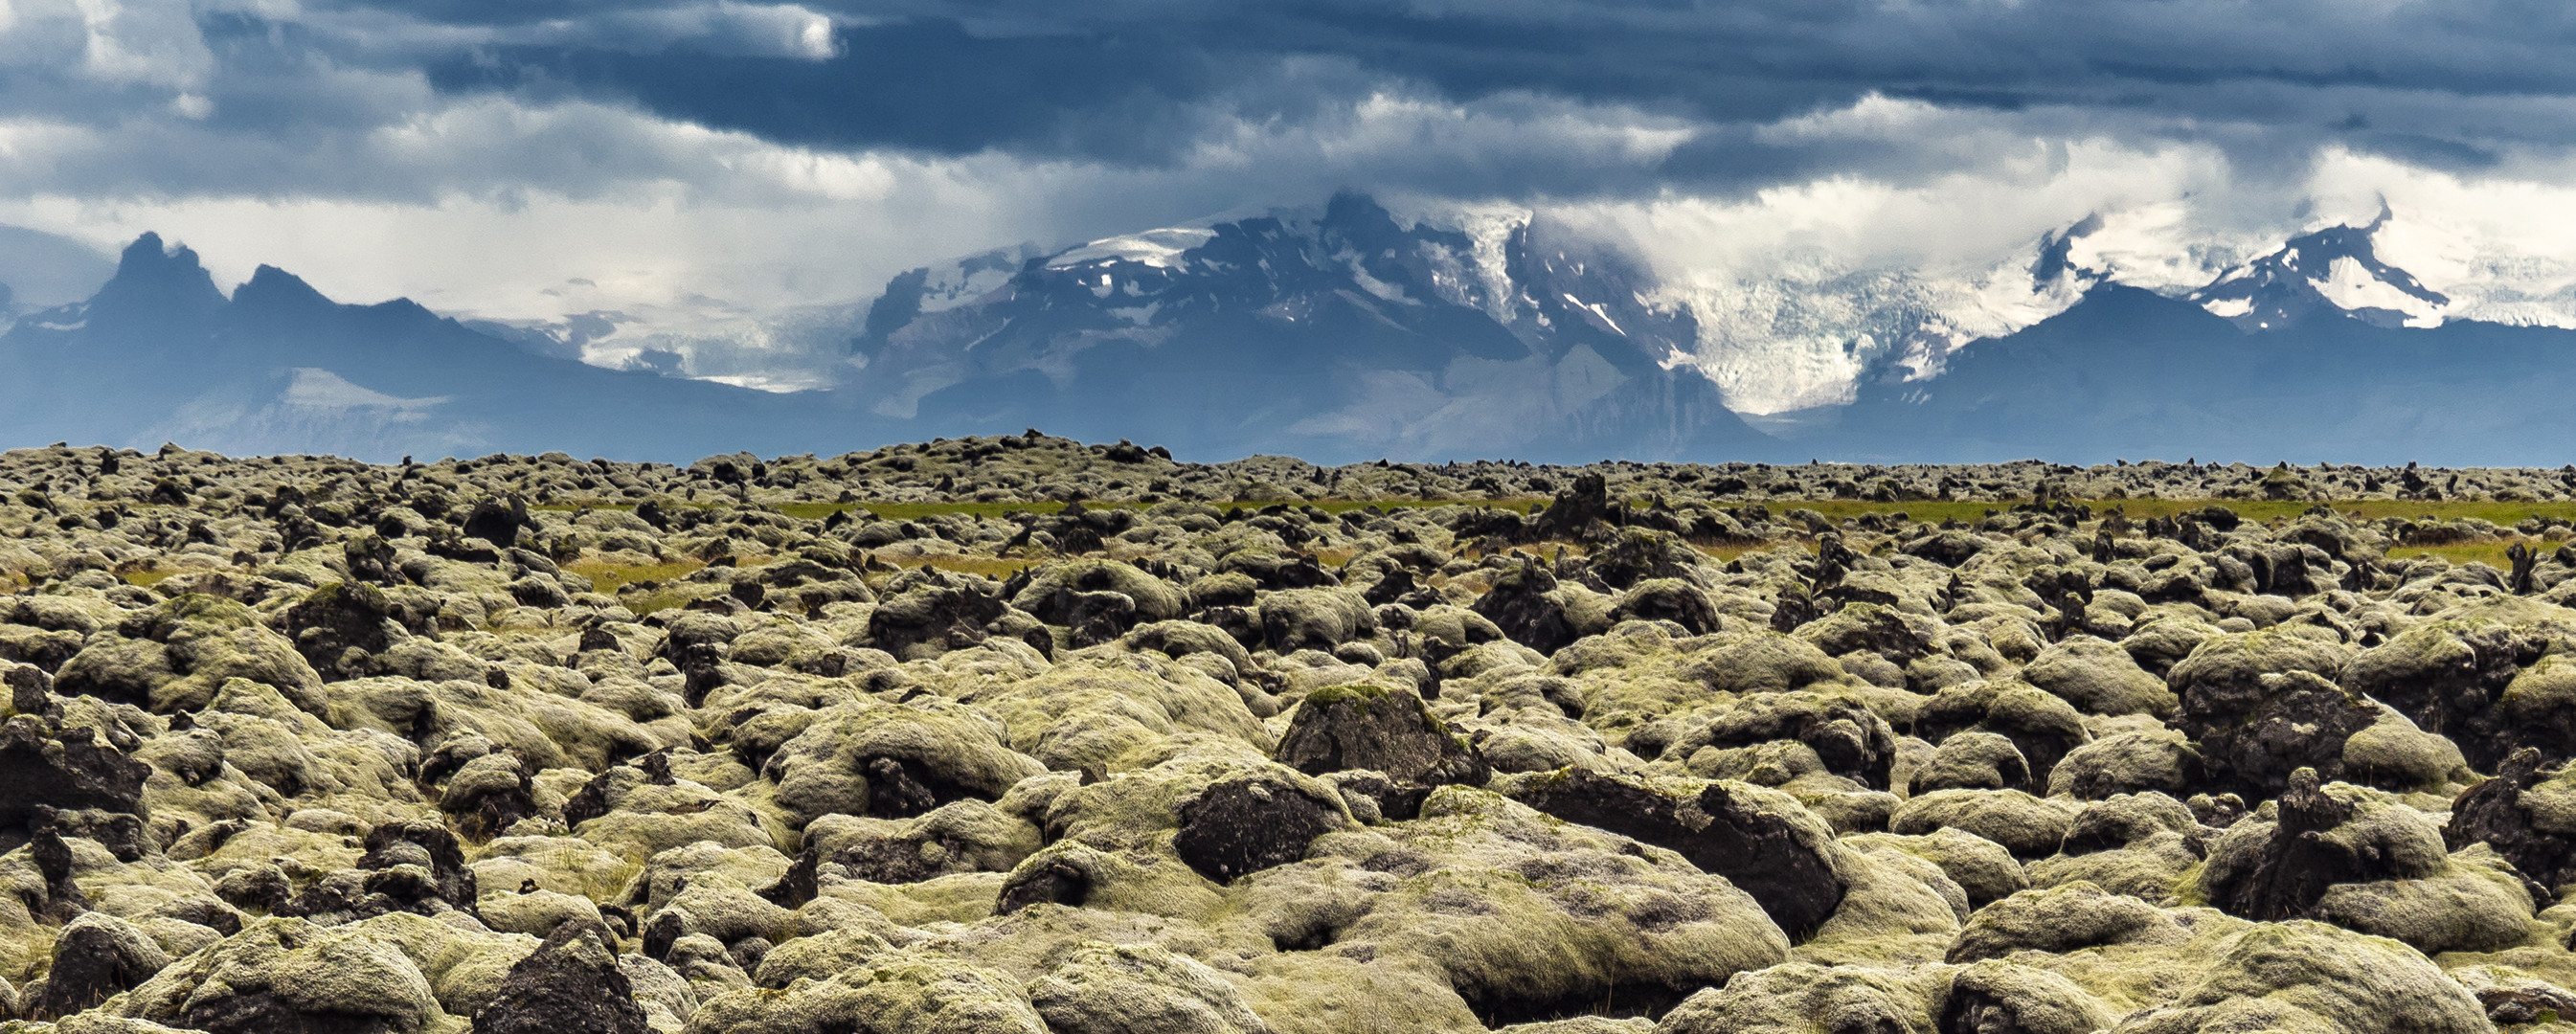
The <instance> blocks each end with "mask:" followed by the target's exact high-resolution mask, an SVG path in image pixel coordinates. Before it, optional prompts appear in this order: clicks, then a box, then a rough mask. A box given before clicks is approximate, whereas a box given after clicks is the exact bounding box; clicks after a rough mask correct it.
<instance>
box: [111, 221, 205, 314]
mask: <svg viewBox="0 0 2576 1034" xmlns="http://www.w3.org/2000/svg"><path fill="white" fill-rule="evenodd" d="M223 304H224V292H223V291H222V290H221V289H220V288H217V287H216V286H215V278H214V276H213V274H210V273H208V272H207V271H206V267H205V266H204V264H202V263H200V262H199V261H198V260H197V253H196V252H195V251H194V250H192V249H190V248H189V247H188V246H187V245H184V244H175V245H174V244H165V243H164V242H163V241H162V239H161V235H160V234H158V233H153V232H150V231H146V232H145V233H144V234H143V235H142V236H140V237H136V238H135V239H134V243H132V244H129V245H126V247H125V251H124V252H123V253H122V254H120V255H119V256H118V257H117V263H116V275H115V276H114V277H111V278H109V279H108V281H107V283H106V285H104V286H102V287H100V288H99V290H98V293H97V294H96V295H93V296H92V297H91V299H90V310H91V312H92V314H93V318H100V319H107V320H109V321H111V322H114V321H118V320H120V319H123V320H133V321H144V322H152V323H166V322H168V321H170V320H173V319H188V318H194V317H197V316H202V315H204V314H205V313H208V312H211V311H213V310H215V309H219V308H221V307H222V306H223Z"/></svg>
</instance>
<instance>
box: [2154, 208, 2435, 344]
mask: <svg viewBox="0 0 2576 1034" xmlns="http://www.w3.org/2000/svg"><path fill="white" fill-rule="evenodd" d="M2390 216H2391V213H2390V212H2389V211H2388V210H2387V209H2385V208H2383V209H2381V211H2380V214H2379V218H2377V219H2374V220H2372V221H2371V222H2370V224H2369V225H2367V226H2332V227H2327V228H2325V229H2322V230H2318V231H2316V232H2314V233H2309V234H2305V235H2302V236H2299V237H2294V238H2291V239H2290V240H2289V241H2288V242H2287V243H2285V244H2283V245H2282V246H2281V247H2280V248H2279V250H2276V251H2273V252H2271V253H2269V254H2266V255H2263V256H2261V257H2259V258H2256V259H2254V260H2253V261H2250V262H2246V263H2244V264H2242V265H2239V266H2237V267H2235V268H2233V269H2229V270H2228V271H2227V272H2225V273H2223V274H2220V276H2219V278H2218V279H2217V280H2215V281H2213V282H2211V283H2210V284H2209V286H2207V287H2203V288H2201V289H2200V290H2197V291H2194V292H2192V293H2191V295H2190V300H2191V301H2192V302H2193V303H2195V304H2197V305H2199V306H2200V307H2201V308H2203V309H2207V310H2209V313H2210V314H2211V315H2213V316H2217V317H2219V318H2221V319H2225V320H2227V321H2229V322H2232V323H2234V324H2236V325H2237V326H2238V327H2239V328H2241V329H2244V330H2248V331H2257V330H2271V329H2277V328H2281V327H2287V326H2289V325H2291V324H2293V323H2297V322H2299V321H2301V320H2304V319H2308V318H2310V317H2313V316H2316V315H2318V314H2320V313H2329V312H2331V313H2338V314H2341V315H2345V316H2349V317H2351V318H2353V319H2358V320H2361V321H2363V322H2365V323H2369V324H2372V325H2374V326H2382V327H2396V326H2407V327H2419V328H2420V327H2438V326H2441V325H2442V321H2443V318H2444V311H2445V310H2446V309H2448V308H2449V307H2450V305H2451V298H2450V296H2448V295H2445V294H2443V293H2441V292H2439V291H2435V290H2432V289H2431V288H2428V287H2425V286H2424V284H2423V283H2422V282H2421V281H2419V280H2417V279H2416V278H2415V275H2414V274H2412V273H2409V272H2407V271H2406V270H2403V269H2400V268H2398V267H2396V266H2392V265H2389V264H2388V263H2386V262H2383V261H2381V260H2380V258H2379V255H2378V252H2377V250H2376V248H2375V247H2374V246H2373V244H2372V242H2371V238H2372V236H2373V235H2375V234H2377V233H2378V232H2379V231H2380V229H2381V228H2382V227H2384V226H2386V225H2387V224H2388V222H2389V219H2390Z"/></svg>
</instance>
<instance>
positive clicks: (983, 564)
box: [895, 555, 1053, 580]
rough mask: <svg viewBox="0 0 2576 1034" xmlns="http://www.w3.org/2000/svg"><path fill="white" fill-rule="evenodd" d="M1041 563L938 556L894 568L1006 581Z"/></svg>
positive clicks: (1016, 558)
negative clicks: (944, 572)
mask: <svg viewBox="0 0 2576 1034" xmlns="http://www.w3.org/2000/svg"><path fill="white" fill-rule="evenodd" d="M1049 559H1053V558H1051V557H1050V558H1049ZM1041 562H1042V561H1039V560H1033V559H1029V558H1026V557H1007V556H951V555H939V556H926V557H922V558H921V559H920V560H919V561H917V562H916V561H910V560H906V561H901V562H896V563H895V566H897V567H907V568H916V567H922V566H929V567H933V568H937V569H939V570H942V571H948V572H951V573H954V574H972V575H982V576H983V577H986V578H994V579H1002V580H1008V579H1009V578H1010V577H1011V576H1012V575H1015V574H1018V573H1020V572H1022V571H1025V570H1028V569H1029V568H1032V567H1036V566H1037V565H1038V564H1039V563H1041Z"/></svg>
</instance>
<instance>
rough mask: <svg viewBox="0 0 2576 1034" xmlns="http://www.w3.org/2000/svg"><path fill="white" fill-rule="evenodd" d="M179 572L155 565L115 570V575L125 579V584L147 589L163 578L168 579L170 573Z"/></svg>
mask: <svg viewBox="0 0 2576 1034" xmlns="http://www.w3.org/2000/svg"><path fill="white" fill-rule="evenodd" d="M179 573H181V572H178V571H170V570H164V569H161V568H157V567H147V568H144V569H142V570H139V571H118V572H116V576H117V577H119V578H122V579H125V584H127V585H131V586H134V587H136V588H141V589H149V588H151V587H153V586H155V585H159V584H161V582H162V581H163V580H165V579H168V578H169V577H171V576H172V575H176V574H179Z"/></svg>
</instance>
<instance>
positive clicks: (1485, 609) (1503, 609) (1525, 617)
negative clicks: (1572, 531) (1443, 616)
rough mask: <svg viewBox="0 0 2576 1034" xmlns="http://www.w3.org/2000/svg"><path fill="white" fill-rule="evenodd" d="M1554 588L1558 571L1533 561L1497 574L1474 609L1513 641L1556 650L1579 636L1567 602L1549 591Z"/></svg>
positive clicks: (1535, 647) (1531, 646) (1547, 650)
mask: <svg viewBox="0 0 2576 1034" xmlns="http://www.w3.org/2000/svg"><path fill="white" fill-rule="evenodd" d="M1555 590H1556V575H1554V574H1552V573H1549V571H1548V570H1547V568H1545V567H1543V566H1540V565H1539V563H1538V562H1537V561H1530V562H1528V563H1524V564H1522V565H1520V566H1518V567H1513V568H1507V569H1505V570H1504V571H1503V573H1501V574H1500V575H1497V576H1495V578H1494V584H1493V588H1491V589H1488V590H1486V592H1485V594H1484V595H1483V596H1479V597H1477V598H1476V605H1475V607H1474V608H1473V609H1474V610H1475V611H1476V613H1478V614H1481V615H1484V617H1485V620H1487V621H1491V622H1493V623H1494V627H1496V628H1499V629H1502V630H1503V634H1504V635H1506V636H1509V637H1511V640H1512V641H1513V642H1516V643H1519V644H1521V645H1522V646H1526V647H1529V648H1530V649H1533V650H1536V651H1538V652H1540V653H1555V652H1556V651H1558V650H1561V649H1564V648H1565V646H1566V644H1568V643H1571V642H1573V641H1575V640H1576V639H1577V638H1580V633H1578V632H1577V631H1576V630H1575V627H1574V622H1573V621H1571V620H1569V619H1567V617H1566V614H1565V605H1564V604H1562V603H1559V602H1557V601H1556V600H1555V599H1554V598H1552V597H1550V596H1549V595H1548V594H1549V593H1551V592H1554V591H1555Z"/></svg>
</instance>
